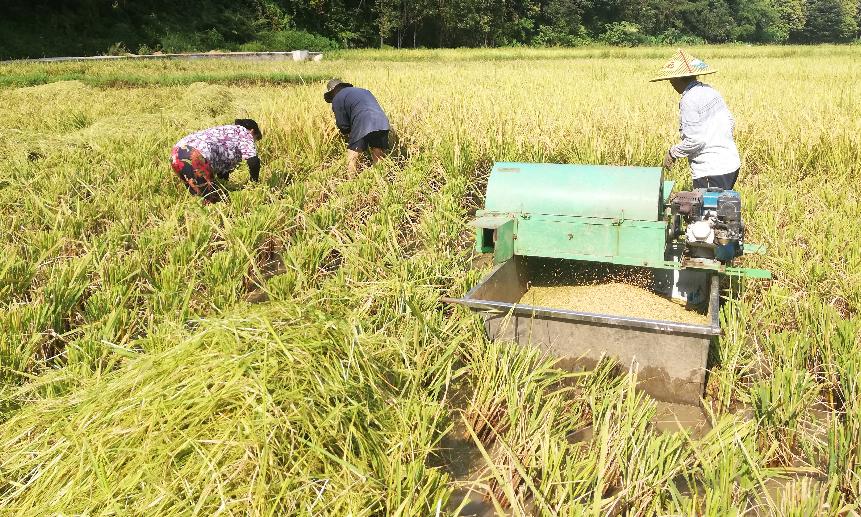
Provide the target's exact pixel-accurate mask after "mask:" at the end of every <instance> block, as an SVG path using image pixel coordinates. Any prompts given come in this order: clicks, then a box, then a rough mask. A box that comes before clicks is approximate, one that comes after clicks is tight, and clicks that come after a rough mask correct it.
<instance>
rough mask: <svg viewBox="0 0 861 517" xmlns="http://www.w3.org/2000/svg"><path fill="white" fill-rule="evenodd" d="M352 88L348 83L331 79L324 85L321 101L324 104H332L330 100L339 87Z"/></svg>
mask: <svg viewBox="0 0 861 517" xmlns="http://www.w3.org/2000/svg"><path fill="white" fill-rule="evenodd" d="M347 86H353V85H352V84H350V83H345V82H344V81H342V80H340V79H331V80H330V81H329V82H328V83H326V93H324V94H323V99H325V100H326V102H332V99H333V98H334V97H335V94H336V93H338V88H339V87H347Z"/></svg>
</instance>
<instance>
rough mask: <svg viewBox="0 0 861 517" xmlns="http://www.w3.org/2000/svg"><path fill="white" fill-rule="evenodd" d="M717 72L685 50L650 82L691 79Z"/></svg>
mask: <svg viewBox="0 0 861 517" xmlns="http://www.w3.org/2000/svg"><path fill="white" fill-rule="evenodd" d="M715 72H717V70H715V69H714V68H712V67H710V66H709V65H707V64H706V63H705V62H704V61H702V60H699V59H697V58H695V57H694V56H691V55H689V54H687V53H686V52H685V51H684V50H682V49H679V50H678V52H676V55H674V56H673V57H672V58H671V59H670V60H669V61H667V64H665V65H664V66H663V67H661V71H660V72H658V76H657V77H655V78H654V79H651V80H650V81H649V82H655V81H664V80H667V79H675V78H676V77H691V76H695V75H707V74H713V73H715Z"/></svg>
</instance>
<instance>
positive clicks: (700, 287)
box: [445, 163, 771, 403]
mask: <svg viewBox="0 0 861 517" xmlns="http://www.w3.org/2000/svg"><path fill="white" fill-rule="evenodd" d="M673 186H674V182H672V181H664V179H663V171H662V169H661V168H659V167H615V166H598V165H559V164H538V163H497V164H495V165H494V167H493V170H492V171H491V174H490V177H489V179H488V184H487V192H486V197H485V208H484V210H480V211H479V212H478V213H477V214H476V215H477V218H476V219H475V220H474V221H473V222H472V223H471V224H472V225H473V226H474V227H475V228H476V241H477V242H476V248H477V251H479V252H481V253H487V254H492V256H493V262H494V264H495V267H494V268H493V269H492V270H491V271H490V273H489V274H488V275H487V276H485V277H484V278H483V279H482V280H481V282H480V283H479V284H478V285H476V286H475V287H474V288H473V289H471V290H470V291H469V292H468V293H467V294H466V295H465V296H464V297H463V298H458V299H452V298H447V299H445V301H447V302H449V303H458V304H462V305H465V306H467V307H469V308H471V309H472V310H475V311H478V312H480V313H481V314H482V315H483V317H484V322H485V328H486V331H487V333H488V336H489V337H490V338H491V339H499V340H506V341H513V342H517V343H519V344H522V345H536V346H539V347H541V348H542V349H544V350H545V351H547V352H548V353H551V354H553V355H556V356H558V357H561V358H562V359H563V360H564V361H563V363H570V364H571V366H574V367H581V366H588V365H589V364H594V362H596V361H598V360H600V359H601V358H602V357H604V356H609V357H613V358H615V359H617V360H618V361H619V362H620V363H621V364H623V365H625V366H626V367H627V366H630V367H632V368H634V369H635V370H636V371H637V372H638V386H639V387H640V388H641V389H643V390H645V391H646V392H648V393H650V394H651V395H653V396H654V397H656V398H658V399H662V400H667V401H671V402H683V403H697V402H698V401H699V399H700V397H701V396H702V393H703V389H704V387H705V376H706V359H707V357H708V348H709V345H710V343H711V342H712V340H713V339H714V338H715V336H718V335H719V334H720V332H721V329H720V319H719V317H718V312H719V304H720V282H719V277H720V275H734V276H745V277H751V278H765V279H767V278H770V277H771V275H770V273H769V272H768V271H763V270H757V269H745V268H738V267H733V266H732V261H733V259H735V258H736V257H738V256H740V255H742V254H744V253H752V252H762V251H763V250H762V248H761V247H759V246H755V245H750V244H745V243H744V223H743V222H742V219H741V199H740V196H739V194H738V193H737V192H735V191H731V190H730V191H723V190H720V189H695V190H694V191H691V192H677V193H676V194H675V195H674V196H671V193H672V190H673ZM548 260H552V261H555V263H557V264H561V265H562V266H561V267H562V268H567V267H568V266H570V267H572V268H573V267H584V266H585V267H588V265H589V264H592V265H593V266H598V264H596V263H603V264H602V265H601V266H602V267H604V266H606V265H608V264H610V265H617V266H637V267H638V268H643V269H644V270H648V271H650V272H651V273H652V275H653V278H654V285H653V287H654V288H655V290H656V291H658V292H662V293H663V294H665V295H666V296H667V297H671V298H673V299H675V300H677V301H681V302H683V303H688V304H699V305H707V307H708V321H709V323H708V324H705V325H696V324H690V323H684V322H676V321H658V320H647V319H638V318H630V317H623V316H618V315H613V314H593V313H585V312H577V311H570V310H564V309H560V308H553V307H536V306H530V305H524V304H520V303H519V301H520V299H521V297H522V296H523V295H524V293H525V292H526V291H527V290H528V289H529V286H530V284H531V282H532V280H533V278H534V277H535V276H536V275H537V274H538V271H537V269H539V268H545V267H546V264H547V261H548ZM557 267H558V266H557ZM614 267H615V266H614Z"/></svg>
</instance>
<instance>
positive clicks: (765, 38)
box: [732, 0, 789, 43]
mask: <svg viewBox="0 0 861 517" xmlns="http://www.w3.org/2000/svg"><path fill="white" fill-rule="evenodd" d="M732 9H733V17H734V18H735V22H736V28H735V31H734V33H733V39H734V40H737V41H753V42H760V43H783V42H785V41H786V40H787V39H789V31H788V30H786V28H785V27H784V24H783V21H782V20H781V18H780V12H779V11H778V9H777V8H776V6H775V2H774V1H773V0H737V1H736V2H733V5H732Z"/></svg>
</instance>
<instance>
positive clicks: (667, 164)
mask: <svg viewBox="0 0 861 517" xmlns="http://www.w3.org/2000/svg"><path fill="white" fill-rule="evenodd" d="M675 163H676V159H675V158H674V157H673V153H671V152H670V150H669V149H667V154H665V155H664V168H665V169H667V170H670V169H672V168H673V165H674V164H675Z"/></svg>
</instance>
